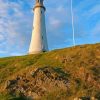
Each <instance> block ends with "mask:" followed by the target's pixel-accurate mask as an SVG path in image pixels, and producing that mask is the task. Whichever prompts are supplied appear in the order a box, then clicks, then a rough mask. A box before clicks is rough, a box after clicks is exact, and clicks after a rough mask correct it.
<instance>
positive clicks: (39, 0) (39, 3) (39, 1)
mask: <svg viewBox="0 0 100 100" xmlns="http://www.w3.org/2000/svg"><path fill="white" fill-rule="evenodd" d="M43 1H44V0H36V2H35V6H34V8H33V10H35V8H37V7H41V8H43V9H44V10H46V8H45V7H44V4H43Z"/></svg>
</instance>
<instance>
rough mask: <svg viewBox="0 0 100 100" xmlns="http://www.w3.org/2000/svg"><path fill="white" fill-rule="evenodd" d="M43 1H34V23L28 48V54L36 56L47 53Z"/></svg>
mask: <svg viewBox="0 0 100 100" xmlns="http://www.w3.org/2000/svg"><path fill="white" fill-rule="evenodd" d="M43 1H44V0H36V2H35V6H34V22H33V30H32V37H31V42H30V47H29V54H36V53H41V52H46V51H48V44H47V37H46V25H45V9H46V8H45V7H44V4H43Z"/></svg>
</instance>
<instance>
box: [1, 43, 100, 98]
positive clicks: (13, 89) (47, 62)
mask: <svg viewBox="0 0 100 100" xmlns="http://www.w3.org/2000/svg"><path fill="white" fill-rule="evenodd" d="M66 98H67V99H66ZM75 98H76V100H78V99H79V98H81V99H82V100H90V98H91V100H92V99H93V98H94V100H96V99H97V100H100V43H98V44H92V45H80V46H76V47H70V48H65V49H59V50H53V51H50V52H46V53H41V54H36V55H26V56H19V57H7V58H0V100H33V99H36V100H37V99H38V100H74V99H75Z"/></svg>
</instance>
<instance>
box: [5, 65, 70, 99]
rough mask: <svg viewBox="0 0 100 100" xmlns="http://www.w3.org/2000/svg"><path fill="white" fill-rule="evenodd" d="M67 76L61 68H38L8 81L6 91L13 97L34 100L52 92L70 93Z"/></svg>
mask: <svg viewBox="0 0 100 100" xmlns="http://www.w3.org/2000/svg"><path fill="white" fill-rule="evenodd" d="M67 76H68V74H67V73H66V72H64V71H63V70H62V69H60V68H50V67H44V68H38V69H36V70H35V71H31V72H28V73H24V74H23V75H18V76H16V78H15V79H12V80H8V81H7V82H6V87H5V89H6V90H7V91H8V92H9V93H10V94H12V95H17V94H18V95H21V96H24V97H26V98H28V99H29V98H30V99H31V100H33V99H37V98H40V97H41V96H43V95H46V94H47V93H50V92H51V91H55V90H63V91H68V89H69V84H70V82H69V80H68V77H67Z"/></svg>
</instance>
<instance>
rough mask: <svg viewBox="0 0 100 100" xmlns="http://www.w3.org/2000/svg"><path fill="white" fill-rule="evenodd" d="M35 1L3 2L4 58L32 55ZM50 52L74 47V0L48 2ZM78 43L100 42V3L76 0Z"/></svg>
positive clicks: (0, 52)
mask: <svg viewBox="0 0 100 100" xmlns="http://www.w3.org/2000/svg"><path fill="white" fill-rule="evenodd" d="M34 2H35V0H0V57H4V56H14V55H23V54H27V53H28V48H29V43H30V40H31V32H32V24H33V16H34V13H33V11H32V8H33V6H34ZM44 4H45V7H46V9H47V10H46V28H47V38H48V45H49V49H50V50H53V49H58V48H65V47H70V46H73V42H72V25H71V9H70V8H71V7H70V5H71V1H70V0H44ZM73 12H74V26H75V41H76V44H77V45H79V44H90V43H98V42H100V0H73Z"/></svg>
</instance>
